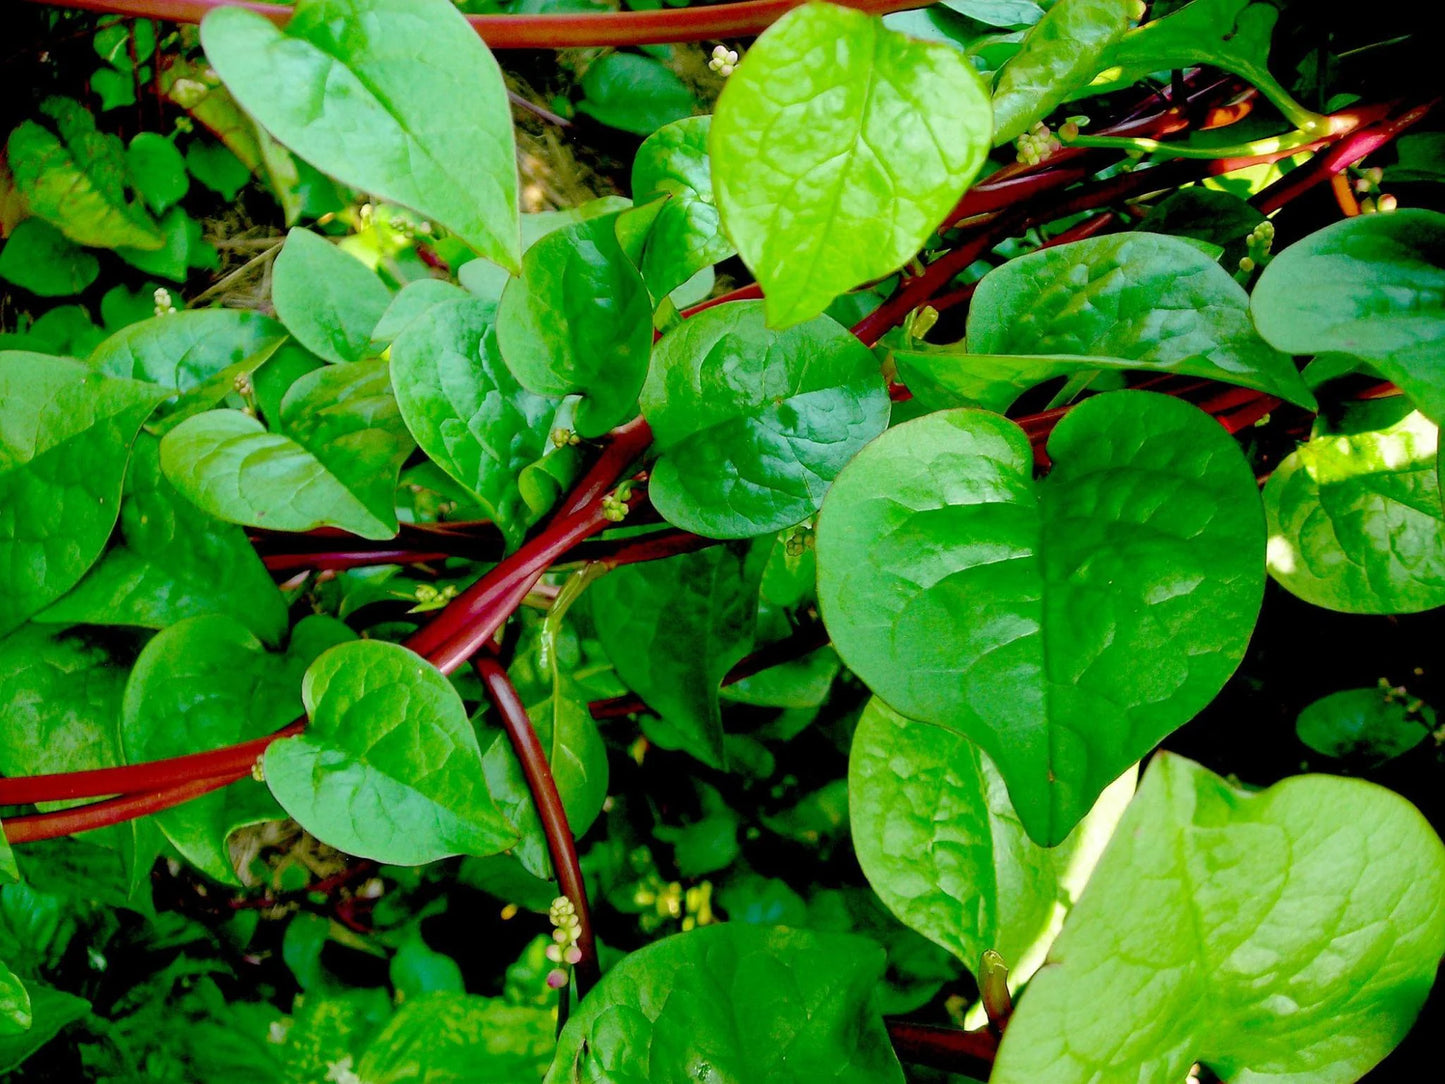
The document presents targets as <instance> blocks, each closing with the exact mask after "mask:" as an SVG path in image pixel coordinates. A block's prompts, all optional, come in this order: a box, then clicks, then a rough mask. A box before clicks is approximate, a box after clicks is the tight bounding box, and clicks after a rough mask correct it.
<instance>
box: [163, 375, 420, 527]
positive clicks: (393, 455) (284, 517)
mask: <svg viewBox="0 0 1445 1084" xmlns="http://www.w3.org/2000/svg"><path fill="white" fill-rule="evenodd" d="M280 430H281V431H280V432H276V433H268V432H266V430H265V429H264V428H263V427H262V425H261V423H260V422H259V421H257V420H256V419H255V418H252V417H249V416H248V415H246V414H243V413H241V412H240V411H236V410H213V411H208V412H206V413H204V414H199V415H196V416H195V417H193V418H187V419H186V420H185V421H184V422H182V423H181V424H180V425H178V426H176V427H175V428H174V429H172V430H171V431H170V432H169V433H167V434H166V435H165V438H164V439H163V440H162V441H161V469H162V470H163V471H165V474H166V478H167V479H168V480H169V481H170V482H171V484H172V485H174V486H175V487H176V489H177V490H179V491H180V493H181V495H182V496H184V497H185V498H186V499H188V500H190V501H191V502H192V503H194V504H195V505H197V506H198V507H199V508H201V509H202V510H203V511H205V512H208V513H210V514H211V515H213V516H215V517H216V518H217V519H224V520H227V521H229V522H231V523H240V524H242V525H245V526H251V527H269V528H272V529H275V530H280V531H309V530H313V529H314V528H316V527H322V526H332V527H340V528H341V529H342V530H347V531H351V532H353V533H355V534H359V535H361V536H362V537H364V538H391V537H392V536H393V535H395V534H396V530H397V522H396V505H395V497H396V484H397V476H398V475H399V474H400V472H401V465H402V463H404V462H405V461H406V458H407V456H408V455H410V454H411V450H412V448H413V444H412V440H411V436H410V434H409V433H407V431H406V426H405V425H404V424H403V422H402V420H401V413H400V411H399V410H398V409H397V405H396V399H395V397H394V396H393V395H392V393H391V384H390V378H389V376H388V374H387V365H386V362H385V361H382V360H376V361H366V362H355V363H353V364H351V365H340V366H335V367H328V368H325V369H316V370H313V371H312V372H309V373H307V374H306V375H305V376H303V377H301V378H300V379H299V380H297V381H296V382H295V383H294V384H293V385H292V386H291V390H290V391H288V392H287V393H286V397H285V398H284V399H282V400H281V417H280Z"/></svg>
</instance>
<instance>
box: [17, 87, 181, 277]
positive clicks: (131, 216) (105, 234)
mask: <svg viewBox="0 0 1445 1084" xmlns="http://www.w3.org/2000/svg"><path fill="white" fill-rule="evenodd" d="M40 108H41V111H42V112H43V113H45V114H46V115H47V116H49V117H50V118H51V119H52V120H53V121H54V122H55V124H56V127H57V128H58V129H59V131H60V136H59V138H57V137H56V136H55V134H54V133H52V132H51V131H50V129H48V128H45V127H43V126H42V125H39V124H36V123H35V122H34V121H29V120H27V121H25V122H23V123H22V124H21V125H20V126H19V127H18V128H16V129H15V130H14V131H13V132H11V133H10V140H9V142H8V144H7V145H6V157H7V159H8V160H9V165H10V171H11V173H12V174H13V175H14V178H15V190H16V191H17V192H18V193H19V194H20V196H21V198H22V199H24V201H25V205H26V207H28V208H29V210H30V213H31V214H35V215H39V216H40V217H41V218H43V219H45V220H46V221H47V222H49V223H50V224H51V225H52V226H54V227H56V228H57V229H59V230H60V232H61V233H63V234H65V236H66V237H69V238H70V239H71V240H72V241H74V242H75V243H76V244H79V245H94V246H96V247H98V248H116V247H118V246H120V245H130V246H133V247H135V248H140V249H158V248H160V247H161V245H162V244H163V243H164V238H163V236H162V234H161V230H160V227H159V226H157V225H156V222H155V220H154V219H152V218H151V216H150V215H149V214H148V213H147V212H146V209H145V208H144V207H142V206H140V205H139V204H137V203H133V202H131V201H129V200H127V199H126V195H125V184H126V168H125V148H124V147H123V145H122V144H121V142H120V140H119V139H117V138H116V137H115V136H113V135H109V134H106V133H102V132H99V131H97V130H96V127H95V118H94V117H92V116H91V115H90V112H89V111H88V110H86V109H85V108H84V107H82V106H81V105H80V103H79V102H76V101H73V100H72V99H70V98H47V99H46V100H45V101H44V102H43V103H42V104H41V106H40Z"/></svg>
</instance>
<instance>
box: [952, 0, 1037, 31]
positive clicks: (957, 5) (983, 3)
mask: <svg viewBox="0 0 1445 1084" xmlns="http://www.w3.org/2000/svg"><path fill="white" fill-rule="evenodd" d="M943 6H944V7H946V8H951V9H952V10H954V11H956V12H958V13H959V14H960V15H966V16H968V17H969V18H970V19H973V20H974V21H976V22H980V23H984V24H985V25H987V26H1033V25H1034V23H1036V22H1038V21H1039V20H1040V19H1042V18H1043V17H1044V9H1043V8H1041V7H1039V5H1038V4H1037V3H1035V2H1034V0H943Z"/></svg>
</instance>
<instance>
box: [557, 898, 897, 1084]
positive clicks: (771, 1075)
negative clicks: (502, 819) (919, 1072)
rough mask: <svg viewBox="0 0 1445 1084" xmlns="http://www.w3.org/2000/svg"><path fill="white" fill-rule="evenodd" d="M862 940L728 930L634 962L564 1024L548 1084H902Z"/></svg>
mask: <svg viewBox="0 0 1445 1084" xmlns="http://www.w3.org/2000/svg"><path fill="white" fill-rule="evenodd" d="M883 964H884V954H883V950H882V949H881V948H879V947H878V946H877V945H875V944H873V943H872V942H870V941H868V940H866V939H865V938H862V937H854V936H851V935H848V934H825V933H814V932H812V931H810V930H789V929H782V928H772V929H768V928H764V927H760V926H748V925H745V924H743V923H734V922H729V923H726V924H724V925H719V926H704V927H700V928H699V929H696V930H693V931H692V932H691V933H684V934H676V935H674V936H672V937H667V938H664V939H662V940H661V941H655V942H653V943H652V944H650V945H648V946H646V947H645V948H642V949H639V950H638V951H636V952H634V953H632V954H630V955H629V956H627V957H626V958H625V959H623V960H622V961H621V962H619V963H618V964H616V965H615V966H614V967H613V968H612V969H611V970H609V971H608V972H607V974H606V975H605V976H603V979H602V982H601V983H600V984H599V985H598V986H597V988H596V989H595V990H593V991H592V992H591V993H590V994H588V995H587V998H586V999H585V1000H584V1001H583V1002H582V1004H581V1005H580V1006H579V1007H578V1008H577V1010H576V1011H575V1012H574V1013H573V1014H572V1017H571V1019H569V1020H568V1021H567V1026H566V1027H565V1028H564V1029H563V1030H562V1034H561V1036H560V1037H559V1038H558V1041H557V1056H556V1058H555V1060H554V1061H553V1062H552V1070H551V1072H550V1073H548V1074H547V1079H546V1084H573V1082H578V1084H582V1082H585V1084H691V1082H695V1081H697V1080H699V1079H703V1080H718V1081H723V1080H727V1081H749V1082H752V1081H768V1084H814V1082H816V1081H820V1080H827V1081H830V1082H833V1084H902V1081H903V1074H902V1071H901V1070H900V1068H899V1066H898V1059H897V1058H896V1057H894V1055H893V1048H892V1047H891V1046H890V1045H889V1043H888V1033H887V1031H886V1030H885V1029H884V1026H883V1019H882V1017H881V1016H880V1015H879V1013H878V1008H877V1001H876V997H877V993H876V990H877V986H878V984H879V981H880V980H881V979H882V977H883Z"/></svg>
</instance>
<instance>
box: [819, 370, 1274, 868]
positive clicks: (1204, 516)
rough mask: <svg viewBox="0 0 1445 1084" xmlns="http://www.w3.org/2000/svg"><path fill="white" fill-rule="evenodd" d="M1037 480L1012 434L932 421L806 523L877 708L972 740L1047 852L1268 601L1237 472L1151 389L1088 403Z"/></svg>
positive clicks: (877, 449)
mask: <svg viewBox="0 0 1445 1084" xmlns="http://www.w3.org/2000/svg"><path fill="white" fill-rule="evenodd" d="M1049 454H1050V456H1051V457H1052V458H1053V461H1054V464H1055V465H1054V468H1053V472H1052V473H1051V474H1050V475H1049V476H1048V477H1047V478H1046V479H1044V480H1043V481H1042V482H1038V483H1036V482H1035V481H1034V479H1033V454H1032V451H1031V449H1030V447H1029V442H1028V439H1027V437H1025V436H1024V434H1023V432H1022V431H1021V430H1020V429H1019V428H1018V427H1017V426H1015V425H1014V424H1013V423H1012V422H1010V421H1007V420H1006V419H1004V418H1001V417H999V416H998V415H996V414H988V413H985V412H983V411H977V410H949V411H941V412H939V413H936V414H930V415H927V416H925V417H923V418H919V419H917V420H915V421H911V422H905V423H904V424H902V425H899V426H896V427H895V428H893V429H891V430H889V431H888V432H887V433H885V434H884V435H883V436H881V437H879V438H878V439H877V440H876V441H874V442H873V443H872V444H870V445H868V447H866V448H865V449H863V451H862V452H861V453H859V455H858V457H857V458H856V459H854V460H853V462H852V463H850V464H849V465H848V466H847V467H846V468H844V470H843V473H842V474H840V475H839V476H838V480H837V481H836V482H834V483H833V489H832V490H831V491H830V492H829V494H828V499H827V500H826V501H825V502H824V504H823V511H822V512H821V514H820V515H819V520H818V538H817V547H818V599H819V603H820V605H821V607H822V612H823V618H824V621H825V623H826V624H827V626H828V631H829V633H830V634H831V636H832V638H833V644H834V646H835V647H836V648H837V649H838V653H839V654H840V655H841V656H842V657H843V661H844V662H845V663H847V664H848V666H850V667H851V668H852V669H853V670H855V671H856V672H857V673H858V675H859V676H860V677H861V678H862V679H863V680H864V681H865V682H867V683H868V685H869V687H870V688H872V689H873V691H874V692H876V693H877V694H878V695H879V696H881V697H882V698H883V699H884V700H885V701H887V702H888V704H889V705H890V706H892V707H893V708H895V709H896V710H898V711H900V712H902V713H903V714H904V715H907V716H909V717H910V718H914V719H919V720H923V721H925V722H931V723H936V724H938V725H940V726H944V727H947V728H949V729H952V730H956V731H958V732H959V733H962V734H964V735H965V736H967V737H969V738H971V739H972V740H973V741H975V742H976V743H977V744H978V745H979V746H980V747H981V748H982V749H983V750H984V752H986V753H987V754H988V755H989V757H990V759H992V760H993V762H994V764H995V765H997V767H998V769H999V772H1000V773H1001V774H1002V776H1003V778H1004V780H1005V781H1006V782H1007V783H1008V789H1009V795H1010V797H1011V798H1012V800H1013V804H1014V807H1015V808H1016V809H1017V810H1018V812H1019V818H1020V820H1022V822H1023V824H1024V827H1025V828H1026V829H1027V830H1028V833H1029V835H1030V836H1031V837H1032V838H1033V839H1034V840H1036V841H1037V842H1039V843H1042V844H1044V845H1046V846H1052V845H1055V844H1058V843H1059V842H1061V841H1062V840H1063V839H1064V837H1065V836H1067V835H1068V833H1069V831H1070V830H1071V829H1072V828H1073V826H1074V825H1075V824H1077V823H1078V821H1079V819H1080V818H1081V817H1082V816H1083V815H1084V814H1085V813H1086V812H1087V811H1088V809H1089V807H1090V806H1092V805H1093V804H1094V800H1095V799H1096V798H1097V797H1098V796H1099V794H1100V793H1101V792H1102V791H1103V789H1104V788H1105V787H1106V786H1108V785H1109V784H1110V783H1111V782H1112V781H1113V780H1114V779H1115V778H1116V777H1118V775H1119V774H1120V773H1121V772H1123V770H1124V769H1125V768H1126V767H1128V766H1129V765H1130V764H1132V763H1134V762H1135V761H1136V760H1138V759H1139V758H1140V757H1142V756H1143V755H1144V754H1145V753H1147V752H1148V751H1149V750H1150V749H1151V748H1152V747H1153V746H1154V744H1155V743H1156V742H1158V741H1159V739H1160V738H1162V737H1163V736H1164V735H1166V734H1168V733H1169V732H1170V731H1171V730H1173V729H1175V728H1176V727H1178V726H1180V725H1181V724H1183V723H1185V722H1187V721H1188V720H1189V719H1190V718H1192V717H1193V716H1194V714H1195V713H1196V712H1198V711H1199V710H1200V709H1201V708H1203V707H1204V705H1205V704H1207V703H1209V701H1210V700H1212V699H1213V698H1214V695H1215V694H1216V693H1217V692H1218V691H1219V689H1220V688H1221V687H1222V686H1223V684H1224V682H1225V681H1226V680H1227V679H1228V677H1229V676H1230V674H1232V673H1233V672H1234V668H1235V667H1236V666H1237V665H1238V664H1239V661H1240V659H1241V658H1242V657H1243V655H1244V649H1245V646H1246V644H1247V643H1248V641H1249V635H1250V631H1251V630H1252V628H1253V626H1254V621H1255V618H1256V617H1257V615H1258V613H1259V606H1260V601H1261V598H1262V595H1263V590H1264V576H1263V571H1264V569H1263V565H1264V522H1263V518H1264V517H1263V516H1262V515H1261V514H1260V507H1259V498H1258V496H1257V493H1256V487H1255V481H1254V474H1253V472H1252V471H1251V470H1250V469H1249V466H1248V464H1247V463H1246V462H1245V461H1244V457H1243V456H1242V455H1241V454H1240V452H1239V449H1238V447H1237V446H1236V445H1235V444H1234V442H1233V440H1232V439H1231V438H1230V437H1229V435H1228V434H1227V433H1225V431H1224V430H1223V429H1222V428H1221V427H1220V426H1219V425H1218V424H1217V423H1215V422H1214V421H1212V420H1211V419H1210V418H1209V417H1208V416H1207V415H1205V414H1203V413H1202V412H1200V411H1199V410H1197V409H1195V408H1194V407H1192V406H1190V405H1189V404H1187V403H1183V402H1180V401H1179V400H1176V399H1172V398H1169V397H1168V396H1163V395H1157V394H1154V393H1152V392H1135V391H1127V392H1114V393H1111V394H1107V395H1101V396H1097V397H1095V398H1093V399H1089V400H1086V401H1085V402H1084V403H1082V404H1080V405H1079V406H1078V407H1076V408H1075V409H1074V410H1073V411H1071V412H1070V413H1069V414H1068V415H1067V416H1066V417H1065V418H1064V419H1063V421H1061V422H1060V424H1059V426H1058V428H1057V429H1056V430H1055V431H1054V434H1053V437H1052V439H1051V440H1050V442H1049Z"/></svg>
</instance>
